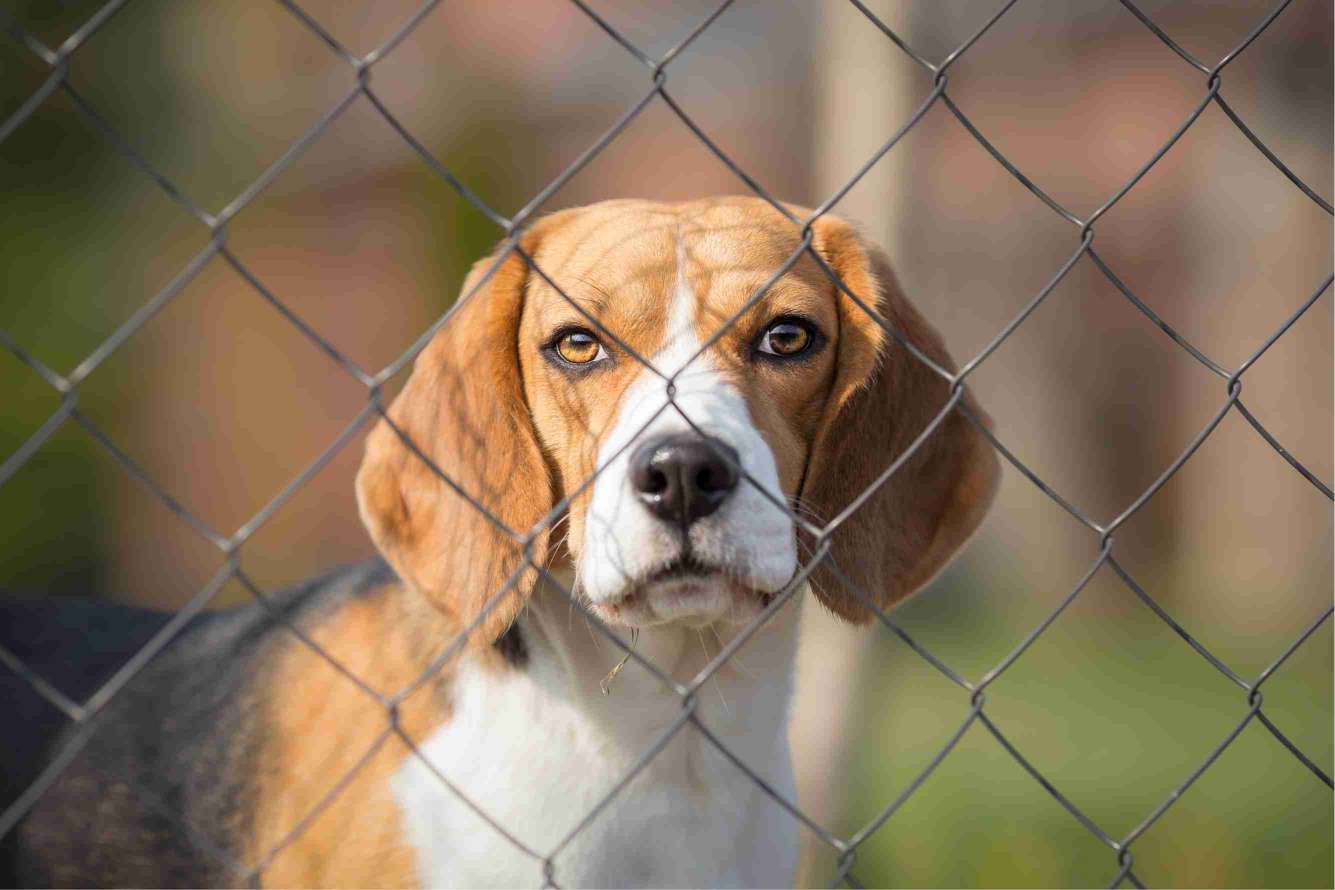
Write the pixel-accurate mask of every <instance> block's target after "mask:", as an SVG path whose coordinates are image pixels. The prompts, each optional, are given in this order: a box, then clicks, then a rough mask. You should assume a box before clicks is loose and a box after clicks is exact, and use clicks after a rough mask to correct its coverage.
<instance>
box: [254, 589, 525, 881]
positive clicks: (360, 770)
mask: <svg viewBox="0 0 1335 890" xmlns="http://www.w3.org/2000/svg"><path fill="white" fill-rule="evenodd" d="M458 631H459V627H458V625H457V623H455V622H454V621H452V620H450V619H449V618H447V617H445V616H443V615H442V614H440V613H439V612H438V611H437V610H436V609H434V608H433V607H432V606H430V605H428V604H427V603H426V602H424V601H423V600H422V599H421V598H420V596H419V595H418V594H416V593H414V592H413V591H411V590H407V589H405V588H404V587H402V586H401V585H387V586H385V587H383V588H380V589H379V590H376V591H374V592H372V593H369V594H366V595H363V596H361V597H359V598H357V599H354V600H352V601H350V602H347V603H345V604H343V605H341V606H339V607H338V608H337V610H336V611H335V612H334V613H333V614H331V615H328V616H326V617H323V618H321V619H320V620H319V621H318V623H316V624H315V625H314V626H313V627H311V628H309V629H308V630H307V632H308V634H309V636H310V637H311V638H312V640H313V641H314V642H316V643H317V644H318V645H319V646H320V647H321V648H323V649H324V650H325V651H326V652H328V653H329V655H330V656H331V657H332V658H333V659H334V660H335V661H337V662H339V663H340V664H342V665H343V666H344V667H345V668H347V670H348V671H349V672H350V673H352V674H353V675H354V676H356V677H358V678H360V679H361V680H362V681H363V682H364V683H365V684H366V685H367V686H369V687H370V688H371V689H373V690H375V691H377V692H379V693H381V694H382V695H385V696H391V695H393V694H395V693H397V692H399V691H401V690H404V689H407V688H409V687H410V686H411V685H412V684H414V683H417V682H418V681H419V679H420V678H422V677H423V675H424V672H426V671H428V670H429V669H430V668H431V667H432V664H433V661H434V660H435V659H436V658H437V657H438V656H440V655H441V654H443V653H445V652H446V651H447V649H448V647H449V646H450V645H451V644H452V642H453V641H454V640H455V638H456V636H457V634H458ZM483 657H485V658H488V659H490V660H491V661H492V667H493V668H494V669H495V670H507V669H508V667H507V666H506V665H505V664H504V662H503V660H502V659H501V657H500V656H499V655H498V654H496V653H494V652H493V653H490V654H488V655H485V656H483ZM452 661H453V659H449V660H447V662H446V663H445V664H444V665H442V666H440V667H439V668H438V669H437V670H436V671H435V672H434V673H432V674H430V675H429V678H428V679H427V680H426V682H423V683H421V685H420V687H419V688H417V689H416V691H415V692H413V693H412V694H411V695H409V696H408V698H406V699H405V700H404V701H403V703H402V704H401V705H400V707H399V725H400V727H401V728H402V729H403V731H404V733H405V734H406V735H407V736H408V738H409V739H411V740H412V741H413V742H414V743H417V744H420V743H421V742H422V741H424V740H425V739H426V738H427V737H429V736H430V734H431V732H432V731H433V730H434V729H436V728H437V727H438V726H440V724H441V723H443V722H444V721H445V720H447V719H448V717H449V708H450V705H449V700H448V697H447V692H446V690H448V688H449V682H450V677H451V673H452ZM269 676H270V688H271V689H272V690H273V692H272V696H271V697H270V698H269V700H268V701H267V702H266V711H267V713H266V715H265V719H266V723H267V725H268V726H269V727H270V730H271V731H270V733H269V735H268V738H270V739H271V740H272V741H271V742H270V744H269V745H268V747H267V748H266V749H265V751H264V752H263V754H262V760H261V769H260V775H259V794H258V800H257V806H256V810H255V821H254V834H253V838H252V847H251V849H250V851H249V853H250V857H249V859H250V861H252V862H259V861H262V860H263V859H264V858H265V857H268V856H271V855H272V857H273V858H272V860H271V861H270V862H269V863H268V865H267V867H266V868H265V869H264V870H263V873H262V876H261V877H262V881H263V884H264V885H265V886H269V887H414V886H417V879H416V866H415V862H414V859H413V852H412V849H411V847H410V846H409V845H408V843H407V839H406V837H405V836H404V834H403V830H402V825H401V823H400V821H399V810H398V806H397V804H396V803H395V802H394V799H393V797H392V795H391V791H390V787H389V778H390V776H391V775H393V774H394V772H395V771H396V770H398V769H399V767H400V766H402V764H403V761H404V759H405V758H407V757H410V756H415V755H413V754H412V752H411V749H410V748H409V747H408V745H407V744H406V743H405V742H404V741H403V740H402V739H400V738H399V737H398V736H397V735H390V736H389V737H388V738H387V739H386V740H384V741H383V742H380V744H379V747H378V748H376V750H375V753H374V754H372V755H371V756H370V758H369V759H368V760H366V761H365V762H361V761H362V758H363V757H365V756H366V755H367V752H368V751H371V750H372V749H373V748H375V746H376V744H377V742H378V740H379V739H380V737H381V736H382V735H383V734H384V733H385V731H386V730H387V729H388V728H389V727H390V718H389V714H388V711H387V709H386V708H385V706H384V705H383V704H382V703H381V702H379V701H377V700H376V699H375V698H373V697H372V696H370V695H368V694H367V693H366V692H365V691H364V690H362V689H360V688H359V687H358V686H357V685H356V684H355V683H353V682H352V681H351V680H350V679H348V677H346V676H344V675H343V674H342V673H341V672H339V671H338V670H337V669H336V668H335V667H333V666H332V665H331V664H330V663H329V661H328V660H327V659H326V658H325V657H324V656H323V655H321V654H319V653H317V652H316V651H315V650H314V649H312V648H310V647H309V646H307V645H306V644H304V643H301V642H298V641H297V640H295V639H294V640H293V642H292V644H291V645H290V646H287V647H285V648H284V649H283V651H282V653H281V655H280V656H279V658H278V661H277V663H276V664H275V665H274V666H273V669H272V673H271V674H270V675H269ZM359 763H360V767H358V764H359ZM349 775H351V776H352V778H351V780H350V781H349V782H348V784H347V785H346V786H344V787H343V788H342V789H341V790H339V791H337V796H335V797H333V798H332V799H330V800H329V801H328V803H327V804H326V805H324V806H323V808H320V805H321V802H322V801H323V800H324V799H325V798H326V796H327V795H329V794H330V793H331V792H334V791H335V789H336V788H338V786H339V784H340V783H341V782H342V781H343V780H344V777H346V776H349ZM312 813H317V815H315V816H313V817H312V816H311V814H312ZM307 819H309V820H310V821H309V822H308V823H307V824H305V826H304V828H303V829H302V830H300V831H299V832H298V833H297V834H296V836H295V837H293V836H292V832H293V831H294V830H295V829H297V828H298V826H299V825H301V824H302V822H303V820H307ZM280 846H281V849H280V850H279V852H277V854H276V855H273V851H274V850H275V849H276V848H279V847H280Z"/></svg>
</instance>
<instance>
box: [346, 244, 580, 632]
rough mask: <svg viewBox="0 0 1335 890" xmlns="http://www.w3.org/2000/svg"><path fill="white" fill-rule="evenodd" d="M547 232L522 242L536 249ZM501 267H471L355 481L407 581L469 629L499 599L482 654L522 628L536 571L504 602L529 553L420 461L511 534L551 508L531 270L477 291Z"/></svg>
mask: <svg viewBox="0 0 1335 890" xmlns="http://www.w3.org/2000/svg"><path fill="white" fill-rule="evenodd" d="M543 227H544V226H543V225H542V224H540V225H539V226H537V227H535V229H534V231H533V232H531V233H530V234H529V235H528V236H526V238H525V246H526V247H527V248H528V249H529V250H531V249H533V247H534V246H535V245H536V244H537V243H538V241H539V239H540V238H541V231H542V229H543ZM495 262H496V258H495V257H488V258H487V259H484V260H481V261H479V262H478V263H477V264H476V265H474V267H473V270H472V272H471V273H470V274H469V276H468V279H467V281H466V282H465V283H464V288H463V294H465V295H466V294H468V293H469V292H470V291H472V290H473V288H474V287H475V286H477V292H476V293H474V294H472V296H471V297H470V298H469V300H468V302H467V303H466V304H465V305H463V306H462V307H460V308H459V310H458V311H457V312H456V313H455V315H454V316H453V317H452V318H451V319H450V320H449V321H448V322H447V323H446V324H445V326H444V327H443V328H442V329H441V331H440V332H439V333H438V334H437V335H436V337H435V338H434V339H433V340H432V341H431V342H430V343H429V344H428V345H427V347H426V348H425V349H424V350H422V352H421V354H420V355H419V356H418V357H417V361H416V363H415V364H414V367H413V373H412V376H411V377H410V378H409V380H408V383H407V385H405V386H404V388H403V391H402V392H400V393H399V396H398V398H396V399H395V400H394V404H393V405H392V406H391V407H390V409H389V412H388V414H389V417H390V419H391V420H392V421H393V425H394V426H391V425H390V424H389V423H386V422H385V421H384V420H381V421H380V422H379V423H378V424H377V425H376V427H375V429H374V430H372V432H371V435H370V436H369V437H368V438H367V443H366V457H365V459H364V460H363V461H362V465H361V469H360V470H359V471H358V474H357V500H358V505H359V507H360V508H361V514H362V520H363V522H365V524H366V527H367V529H368V530H369V531H370V533H371V538H372V540H373V541H375V544H376V546H377V547H379V548H380V551H381V553H383V554H384V556H385V558H386V559H387V560H388V561H389V563H390V564H391V565H392V566H393V567H394V569H395V570H396V571H397V572H398V575H399V577H401V578H403V579H404V580H405V581H407V582H408V583H409V584H411V585H412V586H413V587H414V588H415V589H416V590H418V591H420V592H421V593H423V594H425V595H426V596H427V597H428V598H429V599H431V600H432V601H433V602H434V603H436V605H437V606H438V607H439V608H440V609H442V610H443V611H444V612H445V613H447V614H449V615H451V616H453V617H454V618H456V619H457V620H458V621H459V622H460V623H461V624H468V623H469V622H471V621H473V620H474V619H475V618H477V617H478V615H479V614H480V613H481V612H482V611H483V610H484V609H485V608H487V606H488V604H489V603H491V602H492V601H493V600H495V599H497V598H499V602H498V603H497V605H496V606H495V607H494V608H493V609H492V611H491V612H489V613H488V616H487V618H486V620H485V621H484V623H483V625H482V627H481V628H480V632H479V633H478V634H477V635H476V636H475V639H476V640H477V641H478V642H479V643H480V644H481V645H483V646H485V645H489V644H490V643H491V642H492V641H494V640H495V639H496V638H497V637H499V636H500V635H501V633H502V632H504V630H505V628H507V627H509V625H510V624H511V623H512V622H513V621H514V618H515V616H516V615H517V614H518V613H519V610H520V608H521V607H522V606H523V603H524V601H525V599H526V598H527V594H528V592H529V590H531V588H532V585H533V583H534V581H535V575H536V573H535V572H533V571H532V570H531V569H528V570H524V571H523V573H522V577H521V578H520V580H519V583H517V584H515V585H513V586H512V587H511V588H510V589H509V590H507V591H505V592H504V593H502V589H503V588H504V586H505V584H506V582H507V580H508V579H510V578H511V576H512V574H513V573H515V572H516V571H519V570H521V569H522V567H523V564H524V559H523V553H522V550H521V548H520V547H519V545H518V544H517V543H516V542H515V540H514V539H513V538H512V537H511V536H510V535H509V534H507V533H506V531H505V530H504V529H502V528H499V527H498V526H497V525H496V524H495V523H494V522H493V521H492V519H489V518H488V516H487V515H486V513H483V512H482V510H479V509H478V507H477V506H475V505H474V504H473V503H470V502H469V500H468V499H467V498H465V497H463V496H461V495H460V494H459V493H458V492H457V491H456V490H455V488H454V487H453V486H452V485H451V484H450V482H446V481H445V480H444V479H442V478H441V476H440V475H438V474H437V472H436V470H433V469H432V467H431V466H430V465H429V464H428V463H427V462H426V461H425V460H423V458H422V455H424V456H425V457H427V458H429V459H430V460H431V462H432V463H434V464H435V467H436V468H437V469H438V470H439V472H440V473H441V474H443V475H444V476H445V477H446V478H448V479H449V480H450V481H451V482H452V483H453V485H454V486H458V488H460V489H462V490H463V491H464V492H466V493H467V494H468V495H469V496H470V497H471V498H473V499H474V500H476V501H477V502H478V504H480V505H481V507H482V508H483V510H485V511H487V513H489V514H490V515H491V517H493V518H494V519H495V520H499V521H500V522H501V523H503V524H504V525H505V526H506V527H507V528H508V529H509V530H511V531H513V532H515V533H518V534H521V535H522V534H523V533H525V532H527V531H528V530H529V529H530V528H531V527H532V526H534V525H535V524H536V523H537V522H538V520H539V519H541V518H542V517H543V515H545V514H546V513H547V511H549V510H550V509H551V508H552V505H553V503H554V499H553V496H552V486H551V481H550V479H549V476H548V471H547V465H546V462H545V459H544V457H543V454H542V451H541V449H540V448H539V447H538V442H537V439H536V437H535V434H534V431H533V424H532V422H531V421H530V419H529V415H528V406H527V405H526V403H525V401H524V394H523V383H522V381H521V380H520V377H519V373H518V369H519V358H518V355H517V354H516V349H517V343H516V339H515V333H516V331H517V329H518V325H519V317H520V313H521V312H522V309H523V303H524V291H525V285H526V282H527V280H528V275H529V273H528V267H527V264H526V263H525V262H524V260H523V258H522V257H520V256H519V255H517V254H511V255H510V256H509V257H507V258H506V259H505V260H504V261H502V262H501V264H500V266H499V267H498V268H497V269H496V271H495V272H494V273H493V274H492V277H491V278H490V279H489V280H488V281H487V282H486V283H485V284H482V285H481V286H478V283H479V282H481V281H482V278H483V276H484V274H485V273H486V272H487V270H489V269H490V268H491V267H492V266H493V265H494V264H495ZM394 427H397V430H396V429H394ZM400 433H402V434H403V436H406V437H407V438H408V439H410V440H411V441H412V443H413V445H414V446H415V447H416V449H417V450H418V451H420V452H421V455H419V454H418V453H416V452H414V450H413V449H412V448H410V447H409V446H408V445H406V444H405V443H404V440H403V438H402V437H401V436H400ZM546 540H547V534H546V532H544V533H542V534H541V535H539V536H538V538H537V539H536V541H535V542H534V546H533V551H534V554H535V557H536V558H537V559H539V560H541V559H544V558H545V556H546V552H545V551H546Z"/></svg>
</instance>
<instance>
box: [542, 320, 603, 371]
mask: <svg viewBox="0 0 1335 890" xmlns="http://www.w3.org/2000/svg"><path fill="white" fill-rule="evenodd" d="M551 349H552V351H553V352H555V353H556V354H557V356H558V357H559V358H560V359H561V361H563V362H565V363H567V364H570V365H591V364H593V363H594V362H596V361H599V360H601V359H605V358H607V352H606V351H605V350H604V349H603V344H602V343H599V342H598V338H597V337H595V336H594V335H593V334H591V333H589V332H588V331H586V330H583V329H582V328H580V329H575V330H570V331H566V332H564V333H562V334H561V335H560V336H558V337H557V338H556V340H555V341H554V342H553V343H552V346H551Z"/></svg>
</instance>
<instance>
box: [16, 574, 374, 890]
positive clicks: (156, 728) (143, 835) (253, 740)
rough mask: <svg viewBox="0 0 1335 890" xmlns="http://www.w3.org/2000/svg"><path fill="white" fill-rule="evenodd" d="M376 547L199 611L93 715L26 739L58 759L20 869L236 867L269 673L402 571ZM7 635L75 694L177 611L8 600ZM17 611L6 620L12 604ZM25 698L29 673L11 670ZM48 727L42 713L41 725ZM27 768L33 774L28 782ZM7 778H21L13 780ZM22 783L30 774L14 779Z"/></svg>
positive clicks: (123, 871) (198, 880) (201, 870)
mask: <svg viewBox="0 0 1335 890" xmlns="http://www.w3.org/2000/svg"><path fill="white" fill-rule="evenodd" d="M392 578H393V575H392V573H391V572H390V570H389V569H388V568H387V567H386V566H385V565H384V564H383V563H382V562H379V561H375V562H370V563H365V564H360V565H355V566H349V567H346V568H342V569H339V570H336V571H334V572H331V573H329V574H327V575H324V576H322V577H319V578H316V579H313V580H310V581H307V582H304V583H302V584H300V585H298V586H296V587H294V588H291V589H289V590H287V591H284V592H283V593H280V594H276V595H274V596H272V597H270V598H268V599H267V600H266V601H265V602H263V603H259V602H257V603H254V604H250V605H246V606H242V607H237V608H233V609H228V610H225V611H219V612H209V613H202V614H200V615H199V616H197V617H196V618H194V619H192V620H191V621H190V622H189V623H188V624H187V625H186V626H185V627H184V628H181V629H180V631H179V633H178V634H177V635H176V636H175V638H174V639H173V640H172V642H171V643H170V644H169V645H168V646H167V647H166V648H165V649H163V650H162V651H161V652H160V653H158V655H157V656H156V657H155V658H154V659H153V660H152V661H151V662H149V663H148V664H147V665H146V666H144V667H143V669H142V670H140V671H139V672H137V673H136V674H135V675H134V676H133V678H132V679H131V680H130V681H129V682H128V683H126V684H125V685H124V687H123V688H121V689H119V691H118V692H116V694H115V695H114V696H113V697H112V698H111V699H110V701H109V702H108V703H107V704H106V706H105V707H104V708H103V709H102V710H101V711H100V712H98V713H97V715H96V716H95V717H93V718H91V719H90V720H88V721H87V722H86V723H83V724H71V725H70V726H69V727H68V728H66V729H64V730H63V731H61V732H59V733H58V734H56V735H54V737H51V734H50V733H49V732H48V733H46V735H47V736H48V737H47V738H45V739H40V738H39V739H37V740H35V741H31V743H29V744H28V745H27V746H26V754H27V755H28V757H29V762H28V763H26V764H18V765H17V766H16V767H15V768H13V769H12V770H11V768H10V765H9V764H8V763H7V764H6V773H7V774H8V773H12V774H14V775H18V774H20V773H22V774H23V778H24V779H25V780H32V779H37V780H39V781H40V778H39V776H40V775H41V773H39V771H38V770H37V769H34V768H33V762H32V755H33V753H34V751H35V750H37V749H44V750H45V758H44V759H43V761H41V763H44V764H45V768H46V769H52V770H54V769H57V768H60V767H63V769H60V771H59V775H58V777H57V778H56V779H55V781H54V782H53V784H51V787H50V788H49V789H47V790H46V792H45V793H44V794H43V795H42V797H41V798H40V799H39V800H38V801H37V803H36V805H35V806H34V807H33V809H32V811H31V812H30V814H29V816H28V818H27V819H26V820H25V824H24V825H23V826H21V828H20V831H19V841H18V850H17V851H16V865H15V868H16V874H15V877H17V878H18V879H19V880H20V881H21V882H22V883H24V884H41V885H53V886H77V885H83V884H86V883H88V882H89V881H94V882H97V883H100V884H117V885H122V884H123V885H132V886H133V885H137V886H169V885H182V886H204V885H216V884H231V883H235V882H236V881H237V879H238V877H239V875H238V874H237V871H236V869H237V867H238V866H247V865H248V863H245V862H244V861H243V860H244V859H245V856H246V852H247V850H246V838H247V836H248V830H249V825H248V820H249V818H250V814H251V812H252V811H253V807H252V800H253V797H254V795H255V784H256V781H257V777H258V771H259V769H260V763H261V761H262V750H261V749H262V745H263V742H264V739H263V734H264V732H265V722H264V719H263V717H264V713H265V709H266V700H267V698H268V696H269V694H270V692H269V684H268V683H267V681H266V680H267V675H268V673H269V672H270V670H271V665H272V664H273V663H274V662H275V661H276V660H278V659H280V658H281V656H282V653H283V651H284V650H285V649H286V648H287V647H289V646H291V645H292V644H293V643H294V641H295V637H294V636H293V634H292V632H291V630H289V626H292V627H298V628H310V627H313V626H318V624H319V623H320V621H321V620H322V619H323V617H324V616H325V615H328V614H332V613H334V612H336V611H337V610H338V608H339V607H340V606H341V605H343V604H345V603H347V602H348V601H350V600H353V599H356V598H357V597H359V596H361V595H363V594H364V593H365V592H367V591H369V590H372V589H375V588H376V587H378V586H381V585H383V584H385V583H386V582H387V581H390V580H392ZM3 611H4V615H3V617H4V618H5V619H6V622H5V627H6V631H5V632H4V634H3V636H4V637H6V639H5V640H0V643H11V642H12V643H13V644H14V645H13V646H12V647H10V646H8V645H7V646H6V647H7V648H11V651H14V652H15V654H16V655H17V656H18V657H19V658H20V659H21V660H22V661H23V662H24V664H26V665H28V666H29V667H30V668H31V669H32V670H33V671H34V672H35V673H36V674H38V675H39V676H41V677H42V678H43V679H46V680H47V681H48V682H51V683H52V684H53V685H54V686H56V687H57V688H59V689H62V690H63V691H65V692H66V693H67V694H68V695H70V697H71V698H74V699H75V700H76V701H83V700H85V699H86V698H87V697H88V696H89V695H91V694H94V693H95V692H96V691H97V689H99V688H101V686H102V684H104V683H106V682H107V681H108V680H111V679H112V678H114V677H116V672H117V671H118V670H120V669H121V668H122V666H123V665H124V664H125V663H126V661H127V660H128V659H129V658H131V657H133V656H134V654H135V653H136V652H139V651H140V650H141V649H142V647H143V646H144V645H145V644H147V643H149V642H150V641H152V640H153V639H154V638H155V636H156V635H158V634H160V633H162V632H163V631H164V629H166V627H167V624H168V622H169V620H170V616H167V615H162V614H158V613H150V612H144V611H142V610H132V609H126V608H125V607H121V606H115V605H112V604H107V603H98V602H93V601H88V600H83V601H63V602H55V601H47V602H40V603H33V602H30V603H26V604H24V603H17V604H16V603H8V604H6V605H5V606H4V607H3ZM10 618H12V619H13V620H12V621H10V620H9V619H10ZM6 681H7V683H8V684H9V685H14V686H15V692H16V695H20V696H24V697H25V700H26V701H28V702H29V705H28V707H29V710H32V711H34V712H35V713H37V712H42V711H45V712H47V714H46V716H45V717H44V719H43V720H42V721H40V724H41V727H42V728H45V729H47V730H49V728H50V727H51V725H52V722H53V721H52V719H51V717H50V712H53V710H54V709H52V708H51V707H50V706H49V705H46V704H45V703H44V702H41V703H38V704H33V703H32V699H33V698H34V693H33V692H32V690H31V689H30V688H28V686H27V682H26V681H23V680H20V679H19V678H17V677H6ZM37 734H38V735H42V734H43V733H41V731H40V729H39V732H38V733H37ZM26 785H27V781H25V782H24V786H26ZM6 790H11V789H6ZM12 790H13V792H14V794H18V793H21V792H22V790H23V789H22V788H19V787H15V788H14V789H12Z"/></svg>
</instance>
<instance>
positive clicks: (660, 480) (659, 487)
mask: <svg viewBox="0 0 1335 890" xmlns="http://www.w3.org/2000/svg"><path fill="white" fill-rule="evenodd" d="M635 487H636V488H638V489H639V490H640V491H641V492H643V493H644V494H662V493H663V492H664V491H666V490H667V487H668V477H667V475H666V474H665V473H662V472H660V471H658V470H657V469H654V468H652V467H651V468H650V469H649V471H648V472H647V473H645V474H644V481H643V483H642V484H639V485H636V486H635Z"/></svg>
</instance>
